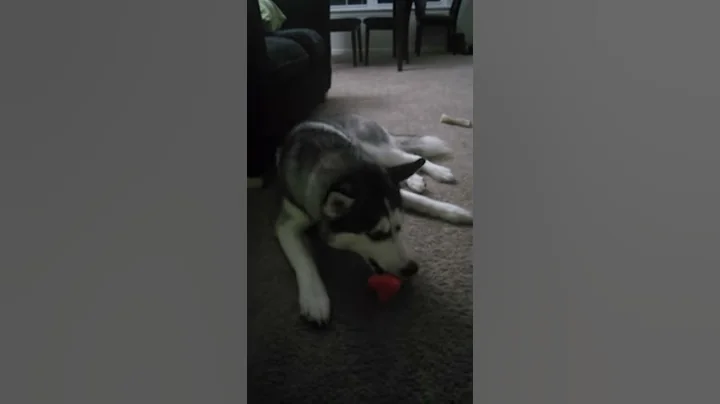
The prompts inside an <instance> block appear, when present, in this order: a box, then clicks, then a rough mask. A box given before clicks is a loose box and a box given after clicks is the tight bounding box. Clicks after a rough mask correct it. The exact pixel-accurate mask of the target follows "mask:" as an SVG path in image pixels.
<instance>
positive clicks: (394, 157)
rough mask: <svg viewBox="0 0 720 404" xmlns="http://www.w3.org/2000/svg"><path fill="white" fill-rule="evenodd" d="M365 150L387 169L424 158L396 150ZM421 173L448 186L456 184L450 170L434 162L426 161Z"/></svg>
mask: <svg viewBox="0 0 720 404" xmlns="http://www.w3.org/2000/svg"><path fill="white" fill-rule="evenodd" d="M365 150H366V151H368V152H370V154H372V155H373V156H375V158H377V159H378V161H379V162H380V164H382V165H383V166H385V167H393V166H396V165H400V164H407V163H411V162H413V161H417V160H418V159H420V158H422V157H421V156H418V155H416V154H412V153H408V152H406V151H403V150H401V149H396V148H377V147H373V148H370V147H365ZM420 171H421V172H424V173H425V174H427V175H428V176H429V177H430V178H432V179H434V180H435V181H438V182H443V183H446V184H453V183H455V182H456V181H455V176H454V175H453V173H452V171H450V169H449V168H447V167H444V166H441V165H439V164H435V163H433V162H432V161H427V160H426V161H425V164H423V166H422V167H420Z"/></svg>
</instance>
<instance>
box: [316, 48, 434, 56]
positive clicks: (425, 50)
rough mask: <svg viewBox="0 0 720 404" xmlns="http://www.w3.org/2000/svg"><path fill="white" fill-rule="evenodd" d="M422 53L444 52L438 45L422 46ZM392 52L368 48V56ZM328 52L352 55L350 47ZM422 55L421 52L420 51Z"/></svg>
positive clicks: (335, 54) (388, 49)
mask: <svg viewBox="0 0 720 404" xmlns="http://www.w3.org/2000/svg"><path fill="white" fill-rule="evenodd" d="M412 52H414V51H411V54H410V56H413V55H414V53H412ZM422 52H423V53H438V52H445V48H443V47H441V46H438V47H428V48H425V47H423V50H422ZM390 53H392V48H370V56H372V55H373V54H390ZM330 54H331V55H332V56H347V57H352V48H335V49H331V50H330ZM364 54H365V49H364V48H363V55H364ZM421 55H422V53H421Z"/></svg>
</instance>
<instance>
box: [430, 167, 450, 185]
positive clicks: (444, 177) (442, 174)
mask: <svg viewBox="0 0 720 404" xmlns="http://www.w3.org/2000/svg"><path fill="white" fill-rule="evenodd" d="M426 172H427V174H428V175H429V176H431V177H432V178H433V179H434V180H435V181H438V182H441V183H444V184H454V183H456V182H457V180H455V175H453V172H452V171H451V170H450V169H449V168H447V167H444V166H440V165H437V164H433V165H431V166H429V167H427V168H426Z"/></svg>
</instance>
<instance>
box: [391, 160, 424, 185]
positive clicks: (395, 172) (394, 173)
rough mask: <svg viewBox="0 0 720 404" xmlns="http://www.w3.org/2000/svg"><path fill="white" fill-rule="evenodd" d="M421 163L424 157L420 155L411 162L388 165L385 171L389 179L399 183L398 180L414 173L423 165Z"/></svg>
mask: <svg viewBox="0 0 720 404" xmlns="http://www.w3.org/2000/svg"><path fill="white" fill-rule="evenodd" d="M423 164H425V159H424V158H422V157H420V158H418V159H417V160H415V161H413V162H412V163H405V164H401V165H399V166H395V167H390V168H388V169H387V172H388V174H389V175H390V179H391V180H392V181H393V182H394V183H396V184H399V183H400V182H402V181H405V180H406V179H408V177H410V176H411V175H413V174H415V173H416V172H417V170H419V169H420V167H422V166H423Z"/></svg>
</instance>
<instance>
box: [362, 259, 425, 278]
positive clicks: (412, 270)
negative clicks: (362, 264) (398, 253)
mask: <svg viewBox="0 0 720 404" xmlns="http://www.w3.org/2000/svg"><path fill="white" fill-rule="evenodd" d="M368 262H369V263H370V266H371V267H372V269H373V271H375V273H376V274H384V273H385V272H387V271H385V270H384V269H382V268H381V267H380V265H378V263H377V262H376V261H375V260H374V259H372V258H370V259H368ZM419 269H420V267H419V266H418V264H417V263H416V262H415V261H410V262H408V263H407V265H405V267H404V268H403V269H401V270H400V271H399V274H400V275H401V276H404V277H406V278H409V277H411V276H413V275H415V274H416V273H418V270H419Z"/></svg>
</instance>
